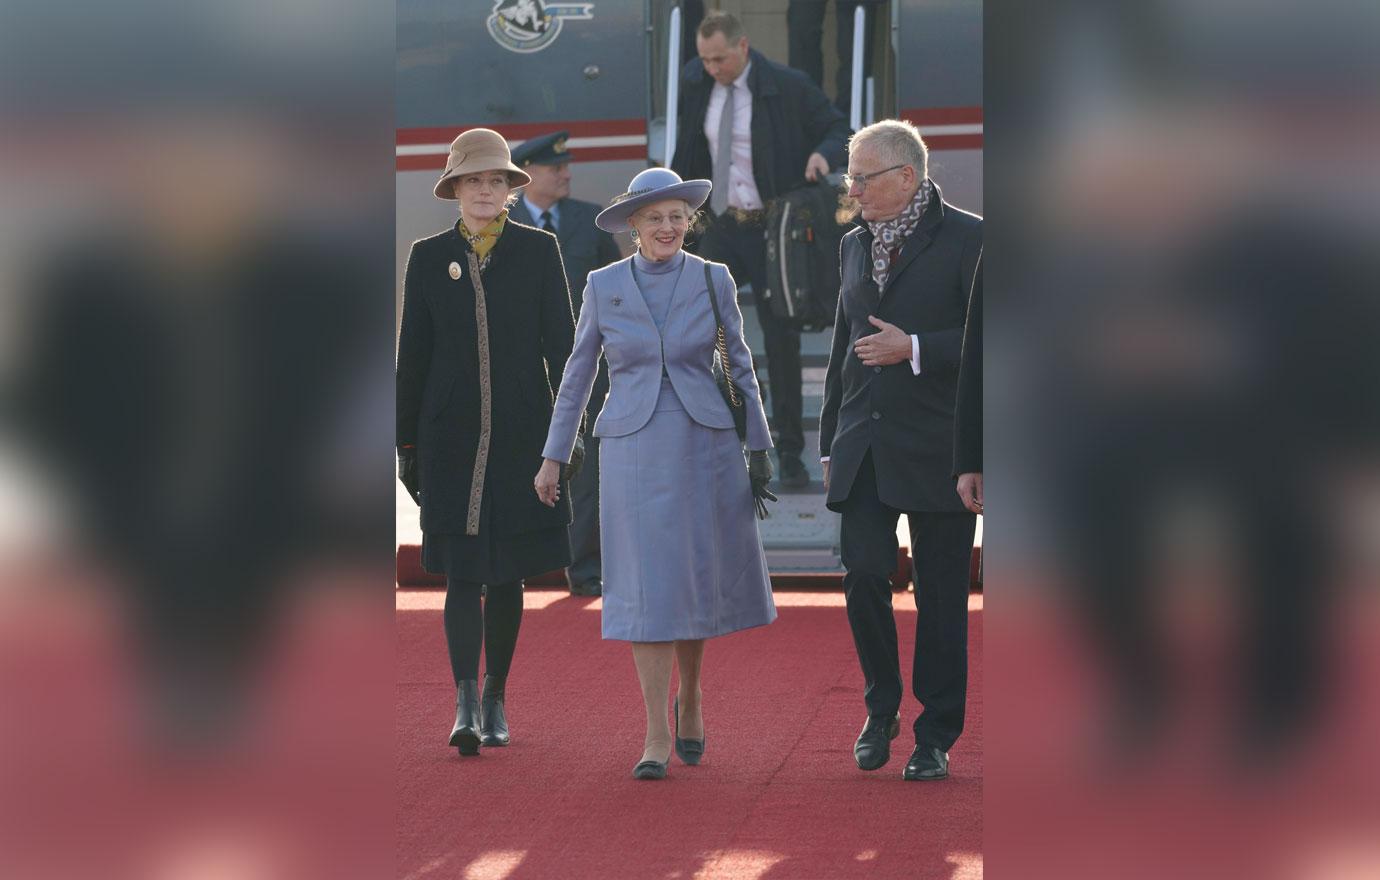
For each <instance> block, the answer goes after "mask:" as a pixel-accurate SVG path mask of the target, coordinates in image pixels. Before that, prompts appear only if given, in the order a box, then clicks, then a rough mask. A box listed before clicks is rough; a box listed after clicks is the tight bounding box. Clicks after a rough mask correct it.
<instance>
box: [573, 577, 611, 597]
mask: <svg viewBox="0 0 1380 880" xmlns="http://www.w3.org/2000/svg"><path fill="white" fill-rule="evenodd" d="M570 595H572V596H602V595H604V582H603V581H602V580H600V579H599V578H594V579H593V580H588V581H585V582H584V583H583V584H574V585H572V586H571V587H570Z"/></svg>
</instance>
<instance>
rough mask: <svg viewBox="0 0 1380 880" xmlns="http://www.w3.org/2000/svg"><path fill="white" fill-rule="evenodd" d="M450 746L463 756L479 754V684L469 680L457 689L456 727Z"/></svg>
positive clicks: (452, 731) (451, 734)
mask: <svg viewBox="0 0 1380 880" xmlns="http://www.w3.org/2000/svg"><path fill="white" fill-rule="evenodd" d="M450 744H451V745H452V746H455V748H457V749H459V750H460V754H462V755H477V754H479V682H478V681H477V680H476V679H473V678H467V679H465V680H464V681H462V682H460V685H459V686H458V687H457V688H456V689H455V727H454V729H452V730H451V732H450Z"/></svg>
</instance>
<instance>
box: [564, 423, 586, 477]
mask: <svg viewBox="0 0 1380 880" xmlns="http://www.w3.org/2000/svg"><path fill="white" fill-rule="evenodd" d="M584 464H585V438H584V437H583V436H581V435H579V434H576V435H575V446H574V448H572V449H571V450H570V464H568V465H566V466H565V467H564V468H563V470H562V476H563V477H565V481H566V482H567V483H569V482H570V481H571V480H573V479H575V475H576V474H578V473H579V472H580V468H582V467H584Z"/></svg>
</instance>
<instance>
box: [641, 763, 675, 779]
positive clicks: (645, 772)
mask: <svg viewBox="0 0 1380 880" xmlns="http://www.w3.org/2000/svg"><path fill="white" fill-rule="evenodd" d="M670 763H671V762H670V761H641V762H639V763H638V765H637V766H636V767H634V768H633V779H665V778H666V768H667V765H669V764H670Z"/></svg>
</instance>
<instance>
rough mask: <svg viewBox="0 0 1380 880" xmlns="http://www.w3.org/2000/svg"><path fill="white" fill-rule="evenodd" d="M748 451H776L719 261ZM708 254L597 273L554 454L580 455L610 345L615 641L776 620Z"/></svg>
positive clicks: (608, 546) (553, 439) (720, 631)
mask: <svg viewBox="0 0 1380 880" xmlns="http://www.w3.org/2000/svg"><path fill="white" fill-rule="evenodd" d="M710 267H711V273H712V277H713V279H714V282H715V283H714V288H715V289H714V291H713V295H714V296H717V297H718V298H719V308H720V310H721V312H722V314H723V319H724V330H725V333H726V335H727V341H728V351H729V360H730V363H731V365H732V368H733V377H734V380H735V381H736V383H737V384H738V387H739V388H740V389H741V390H742V393H743V397H744V399H745V401H746V405H747V425H748V438H747V448H748V449H754V450H755V449H769V448H771V445H772V444H771V436H770V434H769V432H768V430H767V417H766V413H765V412H764V410H763V409H762V399H761V395H760V393H759V390H758V387H757V379H756V377H755V376H754V375H753V371H752V355H751V353H750V352H749V350H748V347H747V343H746V342H745V341H744V339H743V329H742V328H743V320H742V314H741V313H740V312H739V311H738V304H737V296H736V294H737V286H736V285H735V284H734V282H733V278H732V277H731V276H730V275H729V272H728V268H727V267H726V266H723V265H720V264H717V263H712V264H710ZM709 296H710V292H709V291H707V290H705V280H704V261H703V260H701V259H700V258H699V257H697V256H695V255H693V254H688V253H685V252H684V251H681V252H679V253H677V254H676V255H675V256H673V257H672V258H671V259H670V260H667V261H665V262H664V263H653V262H651V261H648V260H645V259H644V258H643V257H642V256H641V255H640V254H635V255H634V256H632V257H629V258H627V259H624V260H620V261H619V262H617V263H613V264H612V265H609V266H606V267H604V268H603V269H599V270H598V271H595V272H592V273H590V275H589V280H588V282H587V286H586V288H585V298H584V306H583V308H582V309H581V310H580V320H579V323H578V325H577V326H576V329H575V347H574V350H573V351H572V352H571V355H570V361H569V362H568V363H567V364H566V368H565V377H564V379H563V380H562V382H561V388H560V393H559V394H558V396H557V399H556V406H555V410H554V412H553V414H552V418H551V429H550V432H549V433H548V434H547V439H546V448H545V450H544V451H543V453H542V454H543V455H544V456H545V457H546V458H550V459H553V460H556V461H569V460H570V452H571V449H572V447H573V446H574V444H575V435H576V432H577V431H578V429H579V425H580V416H581V415H582V414H583V413H584V410H585V405H586V403H587V401H588V400H589V395H590V388H591V386H592V385H593V382H594V377H595V372H596V368H597V366H598V362H599V355H600V353H601V352H602V353H603V354H604V356H605V358H606V359H607V361H608V365H609V394H608V397H607V398H606V399H605V401H604V406H603V409H602V410H601V411H600V413H599V417H598V419H597V420H596V421H595V424H594V434H595V436H597V437H599V438H600V441H599V443H600V446H599V459H600V461H599V494H600V508H599V529H600V540H601V551H602V555H603V559H604V598H603V602H604V610H603V637H604V638H606V639H622V640H627V641H635V642H664V641H672V640H676V639H704V638H711V637H713V636H721V635H725V634H727V633H731V632H735V631H737V630H740V629H746V628H748V627H753V626H762V625H763V624H767V623H771V622H772V621H773V620H775V619H776V605H775V603H774V602H773V601H772V595H771V583H770V580H769V579H768V576H767V562H766V557H765V555H764V554H763V552H762V538H761V535H760V534H759V532H758V530H757V519H756V517H755V516H754V514H753V505H752V490H751V487H750V486H749V484H748V475H747V466H746V464H745V462H744V457H743V446H742V444H741V443H740V442H739V440H738V436H737V434H736V433H735V432H734V430H733V418H732V416H731V415H730V414H729V411H728V406H727V404H725V403H724V400H723V397H722V395H721V394H720V392H719V389H718V386H717V385H716V384H715V382H714V376H713V373H712V372H711V365H712V363H713V358H714V338H715V325H714V310H713V307H712V305H711V303H710V301H709Z"/></svg>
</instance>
